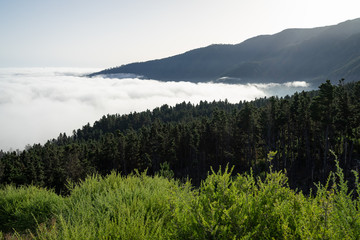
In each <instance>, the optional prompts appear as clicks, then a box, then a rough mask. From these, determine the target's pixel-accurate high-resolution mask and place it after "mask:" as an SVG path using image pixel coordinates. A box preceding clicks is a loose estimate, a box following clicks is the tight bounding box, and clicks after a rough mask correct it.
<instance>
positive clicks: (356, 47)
mask: <svg viewBox="0 0 360 240" xmlns="http://www.w3.org/2000/svg"><path fill="white" fill-rule="evenodd" d="M359 66H360V19H355V20H351V21H346V22H343V23H340V24H338V25H334V26H326V27H320V28H312V29H286V30H284V31H282V32H280V33H277V34H274V35H261V36H257V37H254V38H251V39H248V40H246V41H244V42H242V43H239V44H235V45H225V44H223V45H219V44H217V45H211V46H208V47H204V48H199V49H194V50H191V51H188V52H186V53H183V54H179V55H176V56H172V57H168V58H163V59H159V60H152V61H147V62H140V63H131V64H126V65H122V66H120V67H114V68H110V69H106V70H103V71H101V72H98V73H94V74H92V75H91V76H94V75H97V74H129V73H131V74H134V75H141V76H144V77H145V78H151V79H158V80H163V81H193V82H209V81H215V80H219V79H221V81H225V82H227V83H247V82H257V83H260V82H265V83H266V82H286V81H289V79H292V80H293V81H294V80H297V81H303V80H306V81H308V82H312V83H316V86H318V85H319V84H320V83H321V82H322V81H323V79H339V78H341V77H345V78H346V79H348V80H358V76H359V74H360V68H359ZM223 77H229V78H223Z"/></svg>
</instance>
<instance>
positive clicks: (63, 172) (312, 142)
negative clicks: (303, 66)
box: [0, 81, 360, 193]
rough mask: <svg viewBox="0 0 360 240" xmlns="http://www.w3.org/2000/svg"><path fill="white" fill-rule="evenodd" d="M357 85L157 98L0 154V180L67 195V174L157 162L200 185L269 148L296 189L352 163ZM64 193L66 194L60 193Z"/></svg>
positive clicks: (127, 169) (254, 165)
mask: <svg viewBox="0 0 360 240" xmlns="http://www.w3.org/2000/svg"><path fill="white" fill-rule="evenodd" d="M359 95H360V82H357V83H350V84H347V85H344V84H343V82H340V83H339V85H332V84H331V83H330V81H327V82H325V83H323V84H321V86H320V88H319V90H318V91H316V92H302V93H296V94H294V95H293V96H287V97H284V98H278V97H271V98H263V99H258V100H255V101H251V102H240V103H237V104H231V103H229V102H227V101H221V102H215V101H214V102H200V103H199V104H197V105H192V104H190V103H185V102H184V103H181V104H177V105H176V106H173V107H172V106H168V105H163V106H162V107H159V108H156V109H154V110H152V111H150V110H148V111H145V112H140V113H131V114H126V115H107V116H104V117H103V118H101V119H100V120H98V121H96V122H95V123H94V124H93V125H90V124H87V125H85V126H83V127H82V128H81V129H78V130H74V132H73V134H72V135H71V136H67V135H66V134H60V135H59V137H58V138H57V139H53V140H49V141H48V142H47V143H46V144H45V145H40V144H35V145H33V146H32V147H28V148H27V149H26V150H24V151H22V152H19V151H18V152H16V151H15V152H5V153H4V152H1V151H0V185H6V184H14V185H24V184H29V183H33V184H36V185H38V186H42V187H50V188H54V189H55V190H56V192H62V193H66V184H67V181H68V180H71V181H75V182H78V181H79V180H81V179H84V178H85V177H86V176H88V175H92V174H94V173H99V174H104V175H105V174H108V173H110V172H111V171H117V172H121V173H122V174H124V175H128V174H130V173H132V172H133V171H134V170H135V169H138V170H139V171H144V170H146V169H147V173H148V174H150V175H153V174H156V173H158V172H159V171H161V169H162V168H163V167H164V166H168V168H170V170H172V171H173V172H174V177H175V178H177V179H184V178H190V179H192V182H193V183H194V184H195V185H199V184H200V182H201V180H202V179H205V178H206V176H207V173H208V171H209V170H210V167H213V168H214V169H215V170H216V169H217V168H218V167H219V166H223V167H224V166H226V165H227V164H229V165H230V166H235V168H234V173H242V172H245V171H249V169H250V168H251V169H253V172H254V174H256V175H259V176H261V175H262V173H263V172H264V171H266V169H267V168H268V165H269V163H268V162H267V161H266V159H267V154H268V153H269V151H276V152H277V154H276V156H275V157H274V159H273V161H272V164H273V169H274V170H286V171H287V174H288V177H289V183H290V186H291V187H294V188H300V189H303V190H304V191H307V190H309V188H311V187H314V185H313V183H314V182H318V181H326V179H327V176H328V174H329V172H330V171H331V170H334V167H335V162H334V160H335V156H334V155H333V154H332V152H334V153H335V154H336V156H337V157H338V160H339V163H340V166H341V167H342V168H343V169H344V173H345V176H346V178H349V177H350V176H352V174H351V170H353V169H357V168H359V167H360V165H359V161H358V159H360V141H359V139H360V135H359V134H360V128H359V126H360V112H359V110H360V100H359V97H358V96H359ZM64 191H65V192H64Z"/></svg>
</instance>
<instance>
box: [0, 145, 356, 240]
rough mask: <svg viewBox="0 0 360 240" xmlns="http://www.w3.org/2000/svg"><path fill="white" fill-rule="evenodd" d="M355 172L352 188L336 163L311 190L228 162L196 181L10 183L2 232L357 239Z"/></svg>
mask: <svg viewBox="0 0 360 240" xmlns="http://www.w3.org/2000/svg"><path fill="white" fill-rule="evenodd" d="M269 155H270V156H269V160H271V159H272V157H273V156H274V153H272V152H271V153H270V154H269ZM167 171H168V170H167ZM163 173H169V172H166V171H164V172H163ZM165 176H166V175H165ZM355 176H356V182H355V183H356V191H355V192H349V191H348V187H347V183H346V181H345V180H344V176H343V173H342V171H341V169H340V168H339V167H338V168H337V172H336V173H335V174H330V176H329V178H328V181H327V183H326V185H321V184H319V185H318V189H317V193H316V195H310V196H304V195H303V194H302V193H301V192H296V191H294V190H291V189H290V188H289V187H288V185H287V178H286V176H285V174H283V173H281V172H274V171H272V169H271V167H270V170H268V172H267V173H266V175H265V176H264V178H263V179H261V178H256V177H254V176H253V175H252V174H251V173H250V174H244V175H237V176H235V177H232V176H231V171H229V170H228V169H227V168H226V169H225V171H223V172H221V170H219V171H218V172H217V173H215V172H212V174H211V175H209V176H208V177H207V178H206V179H205V180H204V181H203V182H202V184H201V186H200V187H199V189H193V188H192V187H191V185H190V183H189V182H186V183H180V182H179V181H175V180H173V179H170V178H166V177H163V176H159V175H156V176H154V177H150V176H147V175H146V174H145V173H143V174H131V175H128V176H120V175H118V174H116V173H114V172H113V173H111V174H110V175H108V176H106V177H101V176H99V175H94V176H92V177H87V178H86V179H85V180H84V181H82V182H81V183H80V184H77V185H73V184H72V185H70V186H69V188H70V190H69V191H70V195H69V196H68V197H60V196H57V195H56V194H54V193H53V192H52V191H49V190H46V189H41V188H36V187H31V186H29V187H21V188H14V187H10V186H9V187H7V188H5V189H3V190H0V203H1V204H0V210H1V211H0V222H1V224H0V238H1V237H4V238H5V239H29V238H34V239H64V240H66V239H79V240H81V239H84V240H85V239H86V240H91V239H204V240H205V239H359V238H360V209H359V207H360V199H359V198H358V197H357V196H358V195H359V193H360V185H359V183H358V176H357V174H356V172H355ZM354 197H356V198H354ZM10 229H14V232H12V233H9V230H10ZM5 233H6V234H5Z"/></svg>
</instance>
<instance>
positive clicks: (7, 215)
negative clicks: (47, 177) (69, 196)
mask: <svg viewBox="0 0 360 240" xmlns="http://www.w3.org/2000/svg"><path fill="white" fill-rule="evenodd" d="M62 204H63V200H62V198H61V197H59V196H58V195H56V194H55V193H54V192H52V191H49V190H46V189H42V188H38V187H34V186H28V187H19V188H15V187H13V186H7V187H5V188H4V189H2V190H0V231H2V232H3V233H8V232H12V231H14V230H15V231H18V232H23V231H25V230H27V229H29V230H34V229H35V228H37V226H38V225H39V224H41V223H45V222H47V221H49V220H50V219H51V218H53V217H54V216H55V215H56V214H57V213H59V212H60V210H61V209H62V208H63V205H62Z"/></svg>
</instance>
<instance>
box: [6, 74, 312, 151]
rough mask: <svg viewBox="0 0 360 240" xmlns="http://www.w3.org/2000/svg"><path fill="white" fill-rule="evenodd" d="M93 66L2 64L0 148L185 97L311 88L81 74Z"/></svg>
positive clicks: (239, 96) (243, 96)
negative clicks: (11, 66) (10, 65)
mask: <svg viewBox="0 0 360 240" xmlns="http://www.w3.org/2000/svg"><path fill="white" fill-rule="evenodd" d="M97 70H99V69H74V68H2V69H1V68H0V149H2V150H4V151H8V150H15V149H20V150H21V149H24V147H25V146H26V145H28V144H29V145H33V144H35V143H41V144H44V143H45V142H46V141H47V140H49V139H52V138H56V137H57V136H58V135H59V133H63V132H66V133H67V134H69V135H71V133H72V131H73V130H74V129H78V128H81V127H82V126H83V125H85V124H87V123H90V124H93V123H94V122H95V121H96V120H99V119H100V118H101V117H102V116H103V115H106V114H114V113H119V114H126V113H130V112H135V111H136V112H139V111H145V110H147V109H149V110H152V109H154V108H155V107H160V106H161V105H163V104H168V105H170V106H173V105H175V104H176V103H180V102H183V101H186V102H191V103H193V104H197V103H199V102H200V101H201V100H203V101H204V100H206V101H213V100H225V99H227V100H228V101H229V102H231V103H237V102H239V101H241V100H247V101H250V100H253V99H255V98H260V97H264V96H272V95H278V96H284V95H286V94H292V93H294V92H295V91H302V90H309V88H310V87H309V86H308V84H307V83H306V82H288V83H285V84H274V83H270V84H246V85H228V84H214V83H198V84H195V83H190V82H160V81H156V80H141V79H130V78H126V79H114V78H103V77H94V78H88V77H84V75H85V74H86V73H91V72H94V71H97Z"/></svg>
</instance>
